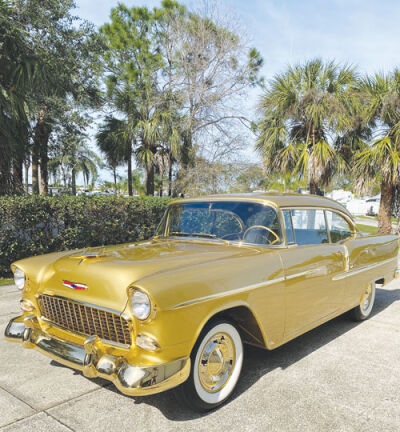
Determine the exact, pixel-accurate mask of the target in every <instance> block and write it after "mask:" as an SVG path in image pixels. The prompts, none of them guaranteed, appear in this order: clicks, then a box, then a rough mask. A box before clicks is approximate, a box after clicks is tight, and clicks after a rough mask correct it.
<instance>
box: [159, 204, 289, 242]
mask: <svg viewBox="0 0 400 432" xmlns="http://www.w3.org/2000/svg"><path fill="white" fill-rule="evenodd" d="M156 235H157V236H166V237H203V238H215V239H223V240H229V241H243V242H245V243H253V244H261V245H277V244H281V243H282V235H281V229H280V224H279V220H278V216H277V213H276V211H275V210H274V209H273V208H272V207H270V206H268V205H263V204H259V203H252V202H238V201H216V202H192V203H177V204H173V205H171V206H170V207H169V208H168V210H167V213H166V215H165V216H164V219H163V221H162V222H161V224H160V226H159V228H158V230H157V233H156Z"/></svg>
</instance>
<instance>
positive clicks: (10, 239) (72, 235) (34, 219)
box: [0, 196, 170, 277]
mask: <svg viewBox="0 0 400 432" xmlns="http://www.w3.org/2000/svg"><path fill="white" fill-rule="evenodd" d="M169 201H170V199H169V198H159V197H130V198H121V197H87V196H80V197H70V196H67V197H65V196H62V197H61V196H60V197H41V196H16V197H1V198H0V277H1V276H8V275H10V264H11V263H12V262H13V261H15V260H18V259H21V258H26V257H29V256H32V255H39V254H44V253H49V252H55V251H61V250H66V249H75V248H83V247H87V246H101V245H108V244H116V243H125V242H133V241H138V240H144V239H147V238H149V237H151V236H152V235H153V233H154V231H155V229H156V227H157V225H158V223H159V222H160V220H161V217H162V215H163V213H164V211H165V208H166V206H167V204H168V202H169Z"/></svg>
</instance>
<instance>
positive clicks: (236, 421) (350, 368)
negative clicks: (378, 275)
mask: <svg viewBox="0 0 400 432" xmlns="http://www.w3.org/2000/svg"><path fill="white" fill-rule="evenodd" d="M399 300H400V283H399V282H398V281H395V282H392V283H391V284H389V285H388V286H386V287H384V288H382V289H378V290H377V298H376V305H375V309H374V314H373V316H372V317H371V318H370V319H369V320H368V321H365V322H363V323H359V324H357V323H354V322H351V321H350V320H348V319H347V318H346V317H345V316H342V317H339V318H337V319H335V320H333V321H331V322H329V323H327V324H325V325H323V326H321V327H319V328H318V329H315V330H313V331H311V332H309V333H307V334H306V335H303V336H301V337H299V338H297V339H296V340H294V341H292V342H290V343H288V344H286V345H285V346H283V347H281V348H278V349H277V350H275V351H271V352H268V351H264V350H260V349H254V348H249V349H247V351H246V358H245V362H244V373H243V376H242V379H241V381H240V383H239V386H238V389H237V392H236V394H235V396H234V398H233V399H232V400H231V401H230V402H229V403H228V404H227V405H225V406H223V407H222V408H220V409H218V410H216V411H214V412H212V413H209V414H206V415H201V416H200V415H198V414H194V413H192V412H190V411H188V410H187V409H186V408H184V407H182V406H180V405H178V404H177V402H176V401H175V398H174V395H173V394H172V392H171V391H169V392H166V393H163V394H159V395H155V396H151V397H145V398H131V397H126V396H123V395H122V394H120V393H118V392H117V391H116V390H115V389H114V388H113V386H112V385H111V384H109V383H108V382H105V381H103V380H98V379H96V380H90V379H87V378H85V377H83V376H82V375H81V374H80V373H78V372H76V371H74V370H72V369H69V368H66V367H63V366H61V365H59V364H57V363H55V362H54V361H51V360H50V359H49V358H47V357H44V356H42V355H41V354H39V353H37V352H35V351H33V350H26V349H23V348H22V347H21V346H20V345H19V344H12V343H9V342H6V341H4V339H2V338H0V430H1V431H36V432H39V431H45V432H62V431H110V430H113V431H118V432H123V431H143V432H148V431H159V430H162V431H163V432H167V431H175V430H179V431H196V432H200V431H218V432H221V431H230V432H232V431H279V432H282V431H296V432H299V431H307V432H310V431H324V432H326V431H363V432H367V431H373V432H376V431H381V432H391V431H396V432H398V431H400V367H399V365H400V301H399ZM18 301H19V292H17V290H16V289H15V288H14V287H12V286H5V287H0V330H1V332H3V331H4V328H5V326H6V324H7V322H8V320H9V319H10V318H11V317H14V316H16V315H18V313H19V306H18Z"/></svg>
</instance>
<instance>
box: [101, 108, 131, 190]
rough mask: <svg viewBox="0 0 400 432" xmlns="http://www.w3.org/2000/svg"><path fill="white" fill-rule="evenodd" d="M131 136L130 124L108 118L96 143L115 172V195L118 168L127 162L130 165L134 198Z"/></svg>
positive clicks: (129, 182)
mask: <svg viewBox="0 0 400 432" xmlns="http://www.w3.org/2000/svg"><path fill="white" fill-rule="evenodd" d="M129 135H130V134H129V128H128V123H127V122H126V121H125V120H119V119H117V118H115V117H112V116H108V117H106V118H105V120H104V122H103V123H102V124H101V125H100V128H99V130H98V132H97V134H96V142H97V146H98V147H99V149H100V150H101V152H102V153H104V155H105V157H106V160H107V164H108V165H109V167H110V168H111V170H112V172H113V176H114V191H115V193H116V191H117V167H118V166H119V165H121V164H123V163H125V162H127V163H128V193H129V195H130V196H132V194H133V189H132V142H131V139H129Z"/></svg>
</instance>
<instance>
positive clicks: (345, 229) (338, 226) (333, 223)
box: [326, 211, 353, 243]
mask: <svg viewBox="0 0 400 432" xmlns="http://www.w3.org/2000/svg"><path fill="white" fill-rule="evenodd" d="M326 219H327V221H328V227H329V232H330V235H331V242H332V243H338V242H340V241H342V240H346V239H347V238H349V237H351V236H352V235H353V231H352V230H351V228H350V225H349V224H348V222H347V221H346V219H344V218H343V217H342V216H340V215H338V214H337V213H334V212H331V211H326Z"/></svg>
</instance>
